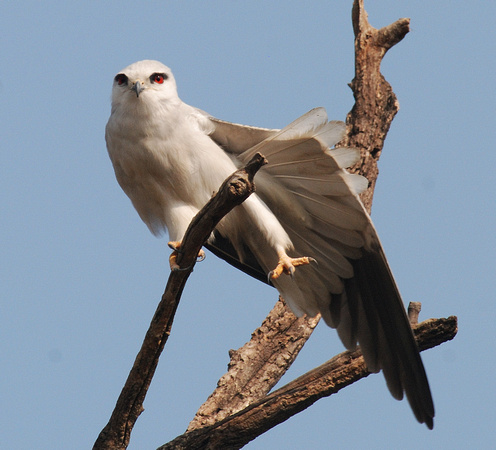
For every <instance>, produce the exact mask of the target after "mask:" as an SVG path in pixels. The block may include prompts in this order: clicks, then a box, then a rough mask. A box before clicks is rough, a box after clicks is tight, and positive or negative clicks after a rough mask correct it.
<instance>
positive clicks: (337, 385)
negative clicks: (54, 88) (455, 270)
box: [159, 317, 458, 450]
mask: <svg viewBox="0 0 496 450" xmlns="http://www.w3.org/2000/svg"><path fill="white" fill-rule="evenodd" d="M457 330H458V329H457V318H456V317H448V318H447V319H430V320H426V321H425V322H422V323H421V324H419V325H418V326H417V327H416V328H415V330H414V332H415V336H416V340H417V344H418V346H419V348H420V350H426V349H428V348H432V347H434V346H436V345H439V344H441V343H443V342H446V341H449V340H451V339H453V338H454V337H455V335H456V333H457ZM368 375H370V373H369V372H368V370H367V367H366V365H365V361H364V359H363V356H362V354H361V351H360V350H359V349H358V350H355V351H353V352H351V351H346V352H343V353H341V354H339V355H337V356H335V357H334V358H332V359H330V360H329V361H327V362H326V363H324V364H322V365H321V366H319V367H317V368H315V369H313V370H311V371H310V372H307V373H306V374H304V375H302V376H301V377H299V378H297V379H295V380H294V381H292V382H290V383H288V384H287V385H285V386H284V387H282V388H281V389H278V390H276V391H275V392H273V393H272V394H270V395H268V396H266V397H264V398H263V399H261V400H259V401H257V402H255V403H252V404H250V405H249V406H248V407H247V408H245V409H243V410H242V411H240V412H239V413H237V414H234V415H232V416H229V417H227V418H226V419H224V420H221V421H219V422H216V423H215V424H214V425H211V426H206V427H204V428H199V429H196V430H193V431H190V432H187V433H185V434H183V435H181V436H179V437H177V438H176V439H174V440H173V441H171V442H169V443H168V444H165V445H163V446H161V447H159V450H172V449H174V450H180V449H185V450H186V449H191V448H194V449H197V450H202V449H211V450H213V449H219V448H222V449H229V450H231V449H238V448H241V447H243V446H244V445H246V444H247V443H248V442H250V441H251V440H253V439H255V438H256V437H257V436H259V435H261V434H263V433H264V432H266V431H267V430H269V429H270V428H273V427H275V426H276V425H278V424H280V423H281V422H284V421H285V420H287V419H288V418H290V417H292V416H294V415H295V414H298V413H299V412H301V411H303V410H304V409H306V408H308V407H309V406H310V405H312V404H313V403H315V402H316V401H317V400H319V399H320V398H322V397H328V396H330V395H332V394H335V393H336V392H338V391H340V390H341V389H343V388H344V387H346V386H348V385H350V384H352V383H355V382H356V381H358V380H360V379H362V378H365V377H367V376H368Z"/></svg>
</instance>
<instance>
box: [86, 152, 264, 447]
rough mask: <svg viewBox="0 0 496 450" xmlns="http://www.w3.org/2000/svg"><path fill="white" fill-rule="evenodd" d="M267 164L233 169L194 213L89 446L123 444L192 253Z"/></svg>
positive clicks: (138, 409) (245, 194) (188, 270)
mask: <svg viewBox="0 0 496 450" xmlns="http://www.w3.org/2000/svg"><path fill="white" fill-rule="evenodd" d="M264 164H266V160H265V158H264V157H263V156H261V155H260V154H257V155H255V156H254V157H253V159H252V160H251V161H250V162H249V163H248V164H247V166H246V167H245V168H244V169H240V170H237V171H236V172H234V174H233V175H231V176H230V177H229V178H228V179H227V180H226V181H225V182H224V183H223V184H222V186H221V187H220V189H219V192H218V193H217V194H216V195H215V196H214V197H212V199H211V200H210V201H209V202H208V203H207V204H206V205H205V206H204V208H203V209H202V210H201V211H200V212H199V213H198V214H197V215H196V216H195V217H194V219H193V220H192V222H191V224H190V226H189V227H188V230H187V231H186V234H185V235H184V240H183V242H184V245H182V246H181V251H180V253H179V256H178V258H177V263H178V264H179V266H180V267H181V270H176V271H172V272H171V274H170V276H169V280H168V282H167V286H166V288H165V292H164V294H163V296H162V300H161V301H160V303H159V305H158V307H157V310H156V312H155V315H154V316H153V319H152V321H151V324H150V327H149V329H148V332H147V333H146V336H145V339H144V341H143V344H142V346H141V349H140V351H139V353H138V356H137V357H136V360H135V362H134V365H133V368H132V369H131V372H130V373H129V376H128V379H127V381H126V383H125V385H124V387H123V388H122V391H121V394H120V396H119V399H118V400H117V404H116V406H115V409H114V411H113V413H112V416H111V417H110V420H109V422H108V424H107V425H106V426H105V428H104V429H103V430H102V431H101V433H100V435H99V436H98V438H97V440H96V442H95V444H94V446H93V449H125V448H127V445H128V443H129V438H130V436H131V431H132V429H133V426H134V424H135V422H136V420H137V419H138V416H139V415H140V414H141V412H142V411H143V402H144V400H145V396H146V393H147V391H148V387H149V386H150V382H151V380H152V377H153V374H154V373H155V369H156V367H157V364H158V360H159V357H160V354H161V353H162V350H163V348H164V346H165V343H166V342H167V339H168V337H169V334H170V330H171V327H172V323H173V321H174V315H175V312H176V309H177V306H178V304H179V300H180V298H181V293H182V291H183V288H184V285H185V284H186V281H187V279H188V277H189V275H190V273H191V272H192V271H193V267H194V265H195V261H196V257H197V255H198V252H199V251H200V249H201V247H202V246H203V244H204V243H205V241H206V240H207V239H208V237H209V236H210V233H212V231H213V229H214V228H215V226H216V225H217V224H218V222H219V221H220V220H221V219H222V218H223V217H224V216H225V215H226V214H227V213H228V212H229V211H231V210H232V209H233V208H234V207H235V206H237V205H239V204H241V203H242V202H243V201H244V200H245V199H246V198H248V196H249V195H250V194H251V193H252V192H253V191H254V190H255V186H254V184H253V177H254V175H255V173H256V172H257V171H258V169H260V167H262V165H264Z"/></svg>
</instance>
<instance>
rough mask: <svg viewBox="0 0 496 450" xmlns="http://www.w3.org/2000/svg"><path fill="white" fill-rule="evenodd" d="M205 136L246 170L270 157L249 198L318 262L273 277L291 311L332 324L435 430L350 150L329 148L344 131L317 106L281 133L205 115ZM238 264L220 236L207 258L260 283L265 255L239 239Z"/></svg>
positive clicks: (423, 382)
mask: <svg viewBox="0 0 496 450" xmlns="http://www.w3.org/2000/svg"><path fill="white" fill-rule="evenodd" d="M211 122H212V124H213V132H212V133H211V134H210V136H211V138H212V139H213V140H214V141H215V142H217V143H218V144H219V145H220V146H222V147H223V148H224V150H225V151H226V152H228V153H231V154H232V155H235V156H236V158H238V159H239V161H240V164H244V163H246V162H248V161H249V159H250V158H251V157H252V156H253V155H254V154H255V153H256V152H260V153H262V154H263V155H264V156H265V157H266V158H267V160H268V164H267V165H266V166H264V167H263V168H262V169H261V170H260V171H259V173H258V174H257V176H256V180H255V181H256V186H257V191H256V192H257V195H258V196H259V197H260V198H261V199H262V200H263V201H264V202H265V204H266V205H267V206H268V207H269V209H270V210H271V211H272V212H273V213H274V214H275V216H276V217H277V218H278V220H279V222H280V223H281V224H282V225H283V227H284V228H285V230H286V232H287V233H288V235H289V236H290V238H291V241H292V242H293V244H294V253H295V255H297V256H301V255H305V256H312V257H314V258H315V259H316V260H317V262H318V266H316V267H310V266H307V267H305V268H300V269H298V270H297V271H296V274H295V279H294V281H293V280H291V279H290V278H289V277H280V278H278V279H277V280H274V281H273V283H274V285H275V286H276V287H277V288H278V290H279V291H280V292H281V294H282V295H283V297H284V298H285V300H286V301H287V302H288V304H289V305H290V306H291V307H292V309H293V311H295V312H296V313H299V314H303V313H306V314H309V315H311V316H313V315H315V314H316V313H318V312H320V313H321V314H322V317H323V318H324V320H325V321H326V323H327V324H328V325H329V326H331V327H333V328H337V331H338V334H339V336H340V338H341V340H342V341H343V343H344V345H345V346H346V347H347V348H348V349H353V348H355V346H356V344H357V343H358V344H360V346H361V349H362V352H363V354H364V357H365V361H366V364H367V367H368V368H369V370H370V371H371V372H377V371H379V370H381V369H382V370H383V373H384V376H385V378H386V382H387V385H388V388H389V390H390V391H391V393H392V395H393V396H394V397H395V398H397V399H401V398H402V397H403V393H406V396H407V398H408V400H409V402H410V405H411V406H412V409H413V411H414V414H415V416H416V417H417V419H418V420H419V422H421V423H426V424H427V426H428V427H429V428H432V427H433V417H434V406H433V402H432V397H431V393H430V389H429V384H428V381H427V377H426V374H425V370H424V367H423V364H422V361H421V359H420V355H419V352H418V349H417V346H416V343H415V340H414V337H413V334H412V331H411V328H410V324H409V321H408V318H407V316H406V313H405V308H404V305H403V302H402V300H401V296H400V294H399V291H398V288H397V286H396V283H395V281H394V278H393V276H392V273H391V270H390V268H389V265H388V263H387V260H386V258H385V255H384V251H383V249H382V246H381V243H380V241H379V238H378V236H377V233H376V230H375V228H374V226H373V224H372V221H371V220H370V217H369V215H368V214H367V212H366V211H365V209H364V207H363V205H362V203H361V201H360V200H359V198H358V196H357V194H358V193H360V192H361V191H363V190H364V189H365V188H366V187H367V184H368V183H367V180H366V179H365V178H364V177H362V176H360V175H356V174H350V173H348V172H347V171H346V170H345V169H346V167H349V166H351V165H352V164H354V163H355V162H356V161H358V159H359V157H360V155H359V151H358V150H357V149H350V148H332V147H333V146H334V145H335V144H336V143H337V142H339V141H340V140H341V138H342V137H343V135H344V132H345V125H344V124H343V123H342V122H337V121H331V122H328V121H327V115H326V112H325V110H324V109H323V108H316V109H314V110H312V111H310V112H308V113H307V114H305V115H304V116H302V117H300V118H299V119H297V120H296V121H294V122H293V123H291V124H290V125H288V126H287V127H285V128H284V129H282V130H268V129H263V128H252V127H246V126H243V125H237V124H231V123H228V122H223V121H220V120H218V119H213V118H211ZM246 247H247V248H246V253H245V255H244V257H243V262H241V261H240V258H239V257H238V256H237V252H236V251H235V250H234V247H233V246H232V245H231V244H230V242H229V239H228V238H226V237H221V236H220V235H219V234H218V233H217V235H216V236H215V239H214V240H212V241H211V242H210V244H209V245H208V248H210V249H211V250H212V251H213V252H214V253H215V254H217V255H218V256H220V257H221V258H223V259H225V260H226V261H228V262H229V263H231V264H233V265H234V266H236V267H238V268H240V269H241V270H244V271H245V272H247V273H248V274H250V275H252V276H254V277H255V278H258V279H260V280H262V281H266V280H267V278H266V270H264V269H266V268H267V267H270V263H269V262H268V261H269V259H268V258H267V257H266V256H265V253H264V251H263V249H260V248H258V247H255V246H254V245H253V242H252V241H247V242H246Z"/></svg>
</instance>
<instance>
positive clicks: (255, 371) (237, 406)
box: [94, 0, 456, 449]
mask: <svg viewBox="0 0 496 450" xmlns="http://www.w3.org/2000/svg"><path fill="white" fill-rule="evenodd" d="M352 22H353V29H354V32H355V77H354V79H353V81H352V82H351V84H350V87H351V89H352V91H353V95H354V97H355V105H354V107H353V109H352V110H351V111H350V113H349V114H348V116H347V135H346V137H345V138H344V139H343V142H342V143H341V144H342V145H348V146H353V147H357V148H359V149H360V151H361V154H362V158H361V162H360V163H358V164H357V165H356V166H355V167H353V168H352V169H351V170H352V171H353V172H356V173H360V174H362V175H364V176H366V177H367V178H368V180H369V187H368V189H367V190H366V191H365V192H364V193H363V194H362V195H361V198H362V201H363V203H364V205H365V207H366V208H367V210H368V211H369V212H370V208H371V205H372V198H373V192H374V187H375V183H376V180H377V175H378V169H377V161H378V159H379V157H380V154H381V152H382V148H383V144H384V139H385V137H386V134H387V132H388V130H389V127H390V125H391V122H392V120H393V118H394V116H395V114H396V113H397V111H398V109H399V105H398V101H397V99H396V96H395V95H394V93H393V91H392V88H391V86H390V85H389V83H387V81H386V80H385V79H384V77H383V76H382V74H381V73H380V64H381V61H382V58H383V57H384V55H385V54H386V52H387V51H388V50H389V49H390V48H391V47H392V46H394V45H395V44H397V43H398V42H400V41H401V39H402V38H403V37H404V36H405V35H406V34H407V33H408V31H409V20H408V19H400V20H398V21H396V22H394V23H393V24H391V25H389V26H387V27H384V28H381V29H379V30H378V29H375V28H373V27H372V26H371V25H370V24H369V22H368V19H367V13H366V12H365V9H364V7H363V0H355V1H354V4H353V11H352ZM257 164H261V162H260V161H259V162H258V163H255V166H256V165H257ZM249 171H250V170H249ZM255 171H256V169H255V170H253V171H251V178H252V177H253V174H254V173H255ZM242 178H243V180H246V177H242ZM247 178H248V182H246V181H243V182H241V184H236V183H235V187H234V188H233V189H231V191H232V190H234V191H238V188H239V190H242V191H243V190H244V188H245V187H247V186H251V179H250V176H249V175H248V176H247ZM236 186H237V187H236ZM248 189H250V188H248ZM227 190H228V191H229V190H230V189H227ZM224 191H225V189H223V188H221V190H220V192H224ZM238 193H239V192H238ZM248 195H249V194H248ZM239 198H240V197H238V200H239ZM241 201H242V200H240V202H241ZM226 202H227V205H230V206H229V208H232V207H234V203H235V202H233V201H231V200H226ZM236 204H237V203H236ZM218 206H219V205H218ZM211 208H213V206H212V205H210V204H209V205H207V206H206V207H205V208H204V210H202V212H200V214H199V216H200V215H201V214H202V213H203V214H204V215H206V216H207V219H206V222H207V223H208V225H205V222H203V224H204V225H199V224H198V223H195V221H194V222H192V225H191V226H190V228H192V229H193V231H192V234H191V235H190V234H189V230H188V232H187V233H186V236H185V239H184V247H182V248H181V250H182V252H181V253H180V255H179V257H178V263H179V264H180V266H181V267H184V268H185V270H183V271H178V272H173V273H171V276H170V278H169V281H168V283H167V288H166V291H165V293H164V295H163V297H162V301H161V302H160V304H159V306H158V309H157V311H156V313H155V316H154V318H153V320H152V323H151V325H150V329H149V331H148V333H147V335H146V337H145V340H144V342H143V346H142V349H141V350H140V353H139V354H138V356H137V358H136V362H135V364H134V366H133V368H132V370H131V373H130V374H129V378H128V380H127V382H126V384H125V386H124V388H123V390H122V393H121V396H120V397H119V399H118V401H117V405H116V407H115V410H114V412H113V414H112V417H111V419H110V421H109V423H108V424H107V426H106V427H105V428H104V429H103V430H102V432H101V433H100V436H99V437H98V439H97V441H96V443H95V446H94V448H95V449H104V448H105V449H110V448H112V449H118V448H126V447H127V444H128V442H129V437H130V433H131V430H132V428H133V425H134V423H135V421H136V420H137V418H138V416H139V414H140V413H141V411H142V410H143V406H142V404H143V400H144V397H145V395H146V392H147V389H148V386H149V384H150V382H151V378H152V376H153V373H154V371H155V368H156V365H157V362H158V358H159V356H160V353H161V351H162V349H163V347H164V345H165V342H166V341H167V337H168V335H169V333H170V329H171V326H172V321H173V318H174V313H175V311H176V308H177V305H178V303H179V298H180V295H181V292H182V289H183V287H184V284H185V283H186V280H187V278H188V276H189V274H190V272H191V270H192V266H193V265H194V263H195V258H196V255H197V254H198V251H199V249H200V248H201V245H202V244H203V242H204V241H205V240H206V238H207V237H208V235H209V234H210V231H211V230H212V229H213V227H214V226H215V224H216V223H217V222H215V220H220V218H221V217H222V215H220V217H217V216H216V217H217V218H216V219H215V220H214V219H213V218H212V217H210V216H209V214H211V213H212V210H211ZM229 210H230V209H229ZM222 214H227V211H225V212H223V213H222ZM198 220H199V221H200V222H201V219H198ZM214 222H215V223H214ZM198 230H200V231H199V232H198V233H197V231H198ZM416 320H417V319H416V318H415V313H414V312H412V316H411V321H412V324H413V323H414V322H416ZM318 321H319V317H316V318H313V319H310V318H300V319H297V318H296V317H295V316H294V315H293V314H292V313H291V312H290V310H289V309H288V308H287V307H286V305H285V304H284V302H283V301H282V300H279V301H278V302H277V303H276V306H275V307H274V309H273V310H272V311H271V312H270V313H269V315H268V316H267V318H266V319H265V321H264V322H263V324H262V325H261V327H260V328H258V329H257V330H255V332H254V333H253V334H252V338H251V340H250V341H249V342H248V343H247V344H245V345H244V346H243V347H242V348H240V349H239V350H236V351H231V362H230V363H229V366H228V372H227V373H226V374H225V375H224V376H223V377H222V378H221V380H219V383H218V387H217V389H216V390H215V391H214V392H213V393H212V395H211V396H210V397H209V398H208V400H207V401H206V402H205V403H204V404H203V405H202V406H201V407H200V409H199V411H198V412H197V414H196V416H195V418H194V419H193V420H192V422H191V423H190V425H189V427H188V431H187V432H186V433H185V434H183V435H181V436H179V437H177V438H176V439H174V440H173V441H171V442H169V443H168V444H165V445H164V446H162V447H160V448H161V449H190V448H195V449H203V448H209V449H214V448H215V449H216V448H223V449H234V448H240V447H242V446H243V445H245V444H246V443H247V442H249V441H251V440H252V439H254V438H256V437H257V436H259V435H260V434H262V433H264V432H265V431H267V430H268V429H270V428H272V427H274V426H276V425H277V424H279V423H281V422H283V421H284V420H286V419H287V418H289V417H291V416H292V415H294V414H297V413H298V412H300V411H302V410H303V409H305V408H307V407H308V406H310V405H311V404H313V403H314V402H315V401H317V400H318V399H319V398H322V397H325V396H329V395H331V394H333V393H335V392H337V391H339V390H340V389H342V388H343V387H345V386H347V385H349V384H351V383H353V382H355V381H357V380H359V379H360V378H363V377H366V376H367V375H368V372H367V370H366V367H365V364H364V362H363V358H362V356H361V354H360V351H359V350H357V351H355V352H344V353H342V354H340V355H338V356H336V357H334V358H332V359H331V360H330V361H328V362H327V363H325V364H323V365H322V366H320V367H318V368H316V369H313V370H312V371H310V372H308V373H307V374H305V375H303V376H302V377H300V378H298V379H296V380H294V381H292V382H290V383H289V384H287V385H286V386H284V387H282V388H281V389H278V390H276V391H275V392H273V393H271V394H269V395H268V392H269V391H270V390H271V389H272V388H273V386H274V385H275V384H276V383H277V382H278V381H279V379H280V378H281V377H282V375H283V374H284V373H285V372H286V371H287V369H288V368H289V367H290V366H291V364H292V362H293V361H294V359H295V358H296V356H297V355H298V352H299V351H300V349H301V348H302V346H303V345H304V343H305V342H306V340H307V339H308V338H309V337H310V335H311V333H312V331H313V329H314V328H315V326H316V325H317V323H318ZM415 333H416V335H417V341H418V344H419V348H420V349H421V350H424V349H426V348H431V347H432V346H435V345H439V344H440V343H441V342H445V341H447V340H450V339H452V338H453V337H454V336H455V334H456V318H455V317H450V318H448V319H431V320H430V321H426V322H423V323H421V324H420V325H419V326H418V327H417V328H416V330H415Z"/></svg>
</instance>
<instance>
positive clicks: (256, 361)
mask: <svg viewBox="0 0 496 450" xmlns="http://www.w3.org/2000/svg"><path fill="white" fill-rule="evenodd" d="M352 22H353V29H354V32H355V78H354V79H353V81H352V83H351V85H350V86H351V88H352V90H353V95H354V97H355V105H354V106H353V109H352V110H351V111H350V113H349V114H348V116H347V135H346V137H345V138H344V139H343V141H342V142H341V143H339V144H338V145H345V146H350V147H357V148H359V149H360V152H361V156H362V158H361V161H360V162H359V163H357V165H356V166H355V167H353V168H352V169H351V171H353V172H356V173H360V174H361V175H364V176H365V177H367V178H368V180H369V187H368V189H367V190H366V191H365V192H364V193H363V194H362V195H361V198H362V201H363V203H364V205H365V207H366V208H367V210H368V212H369V213H370V209H371V207H372V197H373V192H374V188H375V183H376V179H377V175H378V169H377V162H378V160H379V156H380V153H381V150H382V147H383V144H384V139H385V138H386V135H387V132H388V130H389V127H390V124H391V122H392V120H393V119H394V116H395V115H396V113H397V111H398V109H399V104H398V101H397V99H396V96H395V95H394V92H393V90H392V88H391V86H390V85H389V83H387V81H386V80H385V79H384V77H383V76H382V74H381V72H380V64H381V61H382V58H383V56H384V55H385V54H386V52H387V50H388V49H389V48H391V47H392V46H393V45H395V44H396V43H398V42H399V41H401V39H402V38H403V37H404V36H405V35H406V33H407V32H408V23H409V20H408V19H400V20H398V21H397V22H395V23H393V24H391V25H389V26H387V27H384V28H381V29H380V30H377V29H375V28H373V27H372V26H371V25H370V24H369V23H368V20H367V13H366V12H365V9H364V6H363V1H355V2H354V5H353V11H352ZM319 318H320V317H319V316H317V317H315V318H314V319H311V320H309V319H299V322H298V327H299V332H300V333H301V337H300V338H299V339H298V340H297V341H296V340H295V338H294V336H293V335H292V334H286V331H285V329H284V326H281V327H274V329H273V331H275V332H271V333H268V334H266V336H265V338H260V336H259V335H258V333H257V331H256V332H255V333H253V335H252V338H251V340H250V341H249V342H248V343H247V344H245V345H244V346H243V347H241V348H240V349H239V350H237V351H236V352H235V353H234V356H235V358H236V360H240V361H243V364H242V365H240V364H238V363H236V361H234V360H232V361H231V363H230V364H229V366H228V372H227V373H226V374H225V375H224V376H223V377H222V378H221V379H220V380H219V382H218V387H217V388H216V389H215V391H214V392H213V393H212V394H211V395H210V397H209V398H208V399H207V400H206V402H205V403H204V404H203V405H202V406H201V407H200V409H199V410H198V412H197V413H196V415H195V417H194V419H193V420H192V421H191V423H190V424H189V427H188V431H191V430H193V429H195V428H197V427H200V426H203V425H206V424H212V423H215V422H217V421H219V420H222V419H224V418H225V417H226V416H228V415H229V414H232V413H234V412H236V411H239V409H240V408H243V407H244V406H246V405H248V404H250V403H253V402H256V401H258V400H260V399H262V398H263V397H264V396H265V394H266V392H268V390H267V388H268V387H269V386H274V385H275V384H276V383H277V382H278V381H279V380H280V378H281V377H282V376H283V375H284V373H286V371H287V370H288V369H289V367H290V366H291V364H292V363H293V361H294V360H295V359H296V357H297V355H298V352H299V351H300V350H301V348H302V347H303V345H304V343H305V342H306V341H307V339H308V338H309V337H310V335H311V334H312V331H313V329H314V328H315V326H316V325H317V322H318V320H319ZM296 320H297V319H296V317H295V316H294V315H293V313H292V312H291V311H290V310H289V308H285V309H284V310H281V307H280V302H278V303H276V306H275V307H274V309H273V310H272V311H271V312H270V313H269V314H268V316H267V318H266V319H265V321H264V324H265V323H267V324H276V323H283V324H288V325H286V326H288V327H289V324H291V323H294V322H295V321H296ZM262 327H263V325H262ZM259 330H260V329H259ZM258 355H273V357H272V359H267V360H266V361H265V362H264V364H263V365H260V361H261V359H260V358H259V356H258ZM278 355H279V356H280V359H279V361H280V362H281V361H283V362H284V363H282V364H278V365H274V362H273V361H274V360H277V357H278ZM251 366H253V367H252V368H251V369H250V367H251ZM245 371H246V372H245ZM245 378H248V379H249V380H250V383H249V384H248V385H246V384H245V381H244V380H245ZM228 380H229V383H230V386H226V382H227V381H228ZM254 386H259V388H254ZM236 388H239V391H236ZM269 389H270V388H269Z"/></svg>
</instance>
